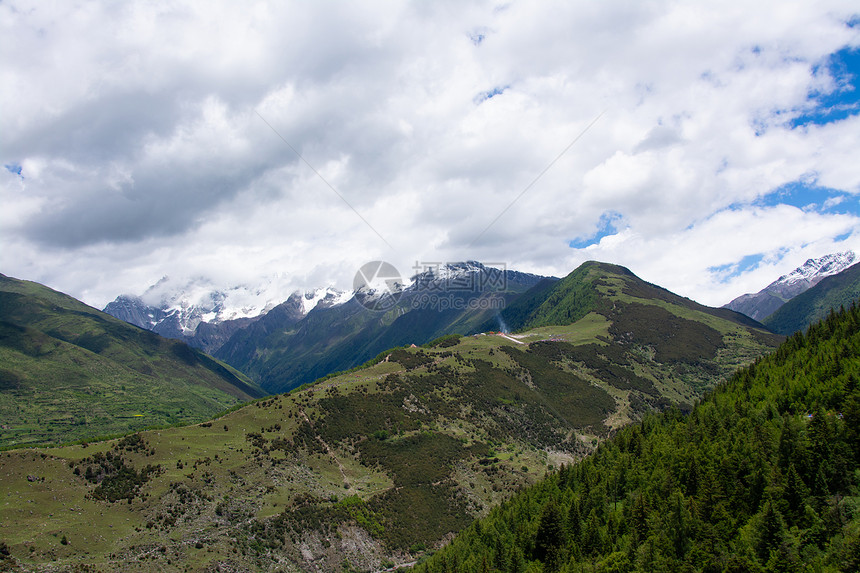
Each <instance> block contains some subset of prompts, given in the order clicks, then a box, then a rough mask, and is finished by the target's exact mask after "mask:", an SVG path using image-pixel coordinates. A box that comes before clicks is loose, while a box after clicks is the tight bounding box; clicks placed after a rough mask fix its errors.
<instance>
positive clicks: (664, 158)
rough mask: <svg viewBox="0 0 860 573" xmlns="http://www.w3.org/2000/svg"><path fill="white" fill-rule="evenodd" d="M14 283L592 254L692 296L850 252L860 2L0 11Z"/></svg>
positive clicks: (0, 106) (298, 283) (859, 107)
mask: <svg viewBox="0 0 860 573" xmlns="http://www.w3.org/2000/svg"><path fill="white" fill-rule="evenodd" d="M0 36H2V39H0V50H2V52H0V53H2V56H0V57H2V66H0V155H2V157H0V160H2V164H3V166H4V167H5V168H4V169H3V170H2V171H0V173H2V175H0V203H2V208H0V272H2V273H3V274H6V275H10V276H15V277H18V278H25V279H29V280H36V281H39V282H43V283H45V284H48V285H49V286H51V287H53V288H56V289H59V290H62V291H64V292H68V293H69V294H72V295H74V296H76V297H78V298H81V299H82V300H84V301H85V302H87V303H89V304H92V305H94V306H98V307H101V306H103V305H104V304H105V303H107V302H109V301H110V300H112V299H113V298H114V297H115V296H116V295H118V294H120V293H134V294H139V293H142V292H143V291H144V290H145V289H146V288H147V287H148V286H150V285H152V284H153V283H155V282H156V281H158V280H159V279H160V278H161V277H163V276H165V275H167V276H170V277H171V278H172V279H173V280H185V279H190V278H195V277H202V278H205V279H206V280H208V281H210V282H211V283H212V284H216V285H222V286H224V287H228V286H232V285H237V284H245V285H253V284H256V283H257V282H260V281H266V280H271V279H272V277H277V279H278V280H279V281H280V283H282V284H284V285H286V287H285V288H287V287H289V288H309V287H315V286H323V285H326V284H335V285H337V286H340V287H342V288H346V287H349V286H350V285H351V282H352V279H353V276H354V274H355V272H356V270H357V269H358V268H359V267H360V266H361V264H363V263H364V262H367V261H370V260H376V259H382V260H387V261H390V262H392V263H393V264H394V265H395V266H396V267H397V268H399V269H400V270H401V272H402V273H403V274H404V275H407V274H408V273H409V272H410V270H411V268H412V267H413V266H414V265H415V263H416V261H417V262H440V261H442V262H444V261H458V260H466V259H475V260H480V261H484V262H501V263H505V264H507V266H508V267H509V268H516V269H518V270H523V271H531V272H536V273H542V274H553V275H556V276H563V275H565V274H567V273H568V272H570V271H571V270H572V269H574V268H575V267H576V266H577V265H578V264H579V263H581V262H583V261H585V260H589V259H597V260H603V261H609V262H614V263H618V264H623V265H625V266H628V267H629V268H630V269H631V270H632V271H633V272H635V273H636V274H638V275H639V276H641V277H642V278H644V279H646V280H649V281H652V282H656V283H659V284H661V285H663V286H665V287H667V288H669V289H671V290H673V291H675V292H677V293H679V294H682V295H685V296H689V297H691V298H694V299H696V300H699V301H700V302H703V303H706V304H711V305H721V304H724V303H726V302H728V301H729V300H730V299H732V298H734V297H735V296H737V295H739V294H741V293H743V292H748V291H757V290H759V289H760V288H762V287H764V286H765V285H766V284H767V283H769V282H771V281H772V280H773V279H774V278H776V277H777V276H779V275H780V274H783V273H785V272H788V271H790V270H791V269H793V268H794V267H796V266H798V265H800V264H802V263H803V262H804V261H805V260H806V259H807V258H810V257H817V256H821V255H824V254H827V253H831V252H835V251H840V250H846V249H857V250H858V251H860V204H858V197H859V196H860V97H858V91H860V79H858V76H860V7H858V6H857V4H856V2H854V1H850V0H849V1H832V2H831V1H827V0H821V1H816V2H811V1H808V0H807V1H803V2H787V1H784V0H779V1H776V2H750V1H749V0H741V1H737V2H733V1H726V0H719V1H717V2H688V3H680V2H663V1H660V0H657V1H654V2H612V1H609V2H593V1H587V2H586V1H583V2H557V3H555V2H552V3H551V2H541V3H538V2H524V1H513V2H508V3H494V2H468V3H464V2H460V1H456V2H455V1H452V2H432V3H431V2H423V1H422V2H413V3H395V2H349V3H347V2H272V3H266V2H258V3H239V2H210V1H206V2H155V1H153V2H91V3H76V2H66V1H57V2H43V1H39V2H23V1H18V0H12V1H7V0H4V1H2V2H0Z"/></svg>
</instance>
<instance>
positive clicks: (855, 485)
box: [416, 306, 860, 573]
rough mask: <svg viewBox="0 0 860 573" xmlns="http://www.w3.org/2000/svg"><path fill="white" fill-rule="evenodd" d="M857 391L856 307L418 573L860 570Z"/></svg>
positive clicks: (475, 531) (522, 497) (859, 311)
mask: <svg viewBox="0 0 860 573" xmlns="http://www.w3.org/2000/svg"><path fill="white" fill-rule="evenodd" d="M858 380H860V308H857V307H854V306H852V307H851V308H850V309H849V310H847V311H843V312H841V313H840V314H838V315H836V314H831V315H830V316H829V317H828V318H827V319H826V320H825V321H822V322H820V323H817V324H816V325H813V326H812V327H810V329H809V331H808V333H807V334H805V335H803V334H800V333H798V334H795V335H794V336H792V337H791V338H790V339H788V340H787V341H786V342H785V343H784V344H783V345H782V346H781V347H780V348H779V349H778V350H777V351H776V352H775V353H773V354H772V355H770V356H768V357H766V358H764V359H762V360H760V361H757V362H756V363H755V364H753V365H751V366H749V367H748V368H744V369H742V370H740V371H739V372H738V373H737V374H736V375H735V376H733V377H732V378H731V379H730V380H729V381H728V382H727V383H726V384H724V385H722V386H720V387H718V388H717V389H716V390H715V391H714V392H712V393H711V394H709V395H708V396H707V397H706V398H705V399H704V400H703V401H702V403H700V404H699V405H697V406H696V408H695V409H694V410H693V411H692V413H690V414H689V415H686V416H684V415H682V414H681V413H680V412H678V411H677V410H672V411H670V412H667V413H665V414H662V415H653V416H650V417H647V418H646V419H645V420H644V421H643V422H642V423H641V424H638V425H635V426H630V427H627V428H625V429H623V430H621V431H620V432H619V433H618V434H617V435H616V436H614V437H613V438H612V439H610V440H608V441H607V442H605V443H604V444H602V445H601V446H600V447H599V448H598V449H597V451H596V452H595V453H594V454H593V455H591V456H589V457H588V458H586V459H585V460H583V461H582V462H580V463H578V464H575V465H573V466H568V467H565V468H562V469H561V470H560V471H559V472H557V473H554V474H552V475H551V476H549V477H548V478H547V479H546V480H544V481H542V482H540V483H539V484H537V485H536V486H535V487H532V488H529V489H527V490H525V491H523V492H522V493H520V494H518V495H516V496H515V497H513V498H512V499H511V500H510V501H508V502H505V503H504V504H503V505H502V506H500V507H498V508H496V509H494V510H493V511H492V512H491V513H490V515H489V517H487V518H486V519H481V520H479V521H477V522H475V523H474V524H473V525H472V526H470V527H469V528H468V529H467V530H466V531H464V532H463V533H461V534H460V535H459V536H458V537H457V538H455V539H454V541H453V542H452V543H451V544H450V545H449V546H448V547H446V548H445V549H443V550H441V551H440V552H439V553H437V554H436V555H434V556H433V557H432V558H431V559H430V560H428V561H427V562H425V563H423V564H421V565H419V566H418V567H417V568H416V570H417V571H419V572H420V573H432V572H444V571H462V572H472V571H475V572H477V571H571V572H573V571H583V572H584V571H595V572H596V571H624V572H633V571H637V572H638V571H643V572H644V571H846V572H847V571H857V570H859V569H860V385H858Z"/></svg>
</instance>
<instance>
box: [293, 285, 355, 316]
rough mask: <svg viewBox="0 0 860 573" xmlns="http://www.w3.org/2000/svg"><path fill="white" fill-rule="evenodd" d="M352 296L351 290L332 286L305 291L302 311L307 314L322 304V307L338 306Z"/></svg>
mask: <svg viewBox="0 0 860 573" xmlns="http://www.w3.org/2000/svg"><path fill="white" fill-rule="evenodd" d="M351 298H352V293H351V292H347V291H341V290H337V289H335V288H332V287H324V288H317V289H313V290H309V291H305V293H304V294H303V295H302V311H303V312H304V314H307V313H309V312H310V311H312V310H313V309H315V308H316V307H317V305H320V304H322V307H321V308H324V307H326V308H327V307H332V306H337V305H340V304H343V303H345V302H347V301H348V300H349V299H351Z"/></svg>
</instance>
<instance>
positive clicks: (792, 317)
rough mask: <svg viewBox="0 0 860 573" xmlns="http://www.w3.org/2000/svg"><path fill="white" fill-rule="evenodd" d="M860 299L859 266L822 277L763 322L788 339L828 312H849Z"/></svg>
mask: <svg viewBox="0 0 860 573" xmlns="http://www.w3.org/2000/svg"><path fill="white" fill-rule="evenodd" d="M858 299H860V265H852V266H850V267H848V268H847V269H844V270H843V271H841V272H839V273H838V274H835V275H831V276H828V277H824V278H823V279H821V280H820V281H818V282H817V283H816V285H815V286H814V287H812V288H810V289H809V290H806V291H804V292H803V293H801V294H799V295H797V296H796V297H794V298H792V299H791V300H790V301H788V302H787V303H785V304H784V305H783V306H781V307H780V308H779V310H777V311H776V312H774V313H773V314H771V315H770V316H768V317H767V318H766V319H765V320H764V321H763V322H764V324H765V326H767V327H768V328H769V329H770V330H772V331H774V332H778V333H780V334H784V335H786V336H787V335H789V334H792V333H794V332H797V331H798V330H806V328H807V327H808V326H809V325H810V324H813V323H816V322H818V321H819V320H821V319H823V318H825V317H826V316H827V315H828V314H829V313H830V312H831V310H833V311H838V310H839V309H840V307H845V308H848V307H850V306H851V305H852V304H855V303H857V301H858Z"/></svg>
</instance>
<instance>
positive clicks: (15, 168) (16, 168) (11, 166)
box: [3, 163, 24, 179]
mask: <svg viewBox="0 0 860 573" xmlns="http://www.w3.org/2000/svg"><path fill="white" fill-rule="evenodd" d="M3 167H5V168H6V171H8V172H9V173H14V174H15V175H17V176H18V177H20V178H21V179H23V178H24V176H23V175H21V171H22V168H21V166H20V165H18V164H17V163H7V164H6V165H4V166H3Z"/></svg>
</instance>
